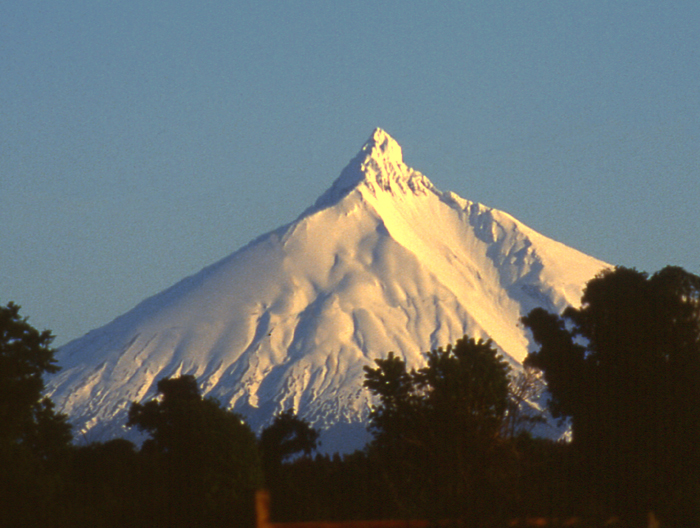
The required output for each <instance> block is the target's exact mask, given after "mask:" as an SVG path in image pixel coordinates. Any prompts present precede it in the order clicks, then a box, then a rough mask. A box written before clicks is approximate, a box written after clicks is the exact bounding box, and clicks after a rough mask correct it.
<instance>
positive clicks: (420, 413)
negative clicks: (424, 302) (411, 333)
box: [365, 336, 509, 516]
mask: <svg viewBox="0 0 700 528" xmlns="http://www.w3.org/2000/svg"><path fill="white" fill-rule="evenodd" d="M376 364H377V367H376V368H369V367H365V386H366V387H367V388H368V389H369V390H370V391H371V392H372V393H373V394H375V395H376V396H378V397H379V400H380V403H379V405H377V406H375V407H374V408H373V410H372V413H371V431H372V433H373V435H374V444H373V449H374V450H375V451H376V453H377V454H378V456H379V457H380V458H381V460H382V463H383V464H384V466H385V467H386V468H387V476H388V478H389V481H390V482H389V483H390V485H393V486H395V487H396V490H397V492H396V494H395V497H396V500H397V501H398V502H399V503H400V504H399V505H400V506H401V507H403V508H404V510H405V511H406V513H414V512H416V513H423V514H424V513H425V512H427V513H428V514H430V515H464V514H469V515H471V516H474V515H477V514H478V513H479V510H480V508H482V507H489V508H490V507H491V505H489V506H487V503H488V502H490V501H494V500H496V501H497V500H498V499H497V496H498V493H499V490H497V489H496V486H495V485H494V483H495V482H496V480H497V479H496V476H495V473H496V472H498V471H499V470H500V468H502V467H503V466H502V465H501V464H500V463H501V461H503V460H504V458H503V455H504V452H503V450H501V449H500V447H501V442H500V434H501V431H502V427H503V425H504V420H505V417H506V412H507V410H508V404H509V367H508V365H507V363H506V362H505V361H504V360H503V359H502V358H501V357H499V355H498V352H497V351H496V349H495V348H494V347H493V345H492V343H491V341H483V340H478V341H477V340H474V339H472V338H468V337H466V336H465V337H464V338H462V339H460V340H458V341H457V343H456V344H455V345H448V346H447V347H446V348H438V349H436V350H432V351H431V352H429V353H427V365H426V366H425V367H424V368H422V369H420V370H417V371H416V370H412V371H410V372H408V371H407V370H406V364H405V362H404V361H403V360H402V359H400V358H398V357H397V356H395V355H394V354H393V353H390V354H389V355H388V356H387V358H386V359H378V360H376ZM399 489H401V490H402V491H401V492H399V491H398V490H399ZM407 492H408V493H407ZM417 508H419V509H420V510H422V511H420V512H417V511H416V509H417Z"/></svg>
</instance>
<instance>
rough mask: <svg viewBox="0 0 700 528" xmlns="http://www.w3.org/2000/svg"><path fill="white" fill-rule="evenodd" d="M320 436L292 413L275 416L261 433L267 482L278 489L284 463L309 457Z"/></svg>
mask: <svg viewBox="0 0 700 528" xmlns="http://www.w3.org/2000/svg"><path fill="white" fill-rule="evenodd" d="M318 437H319V433H318V431H317V430H316V429H314V428H313V427H311V425H309V423H308V422H307V421H306V420H303V419H301V418H299V417H297V416H296V414H295V413H294V411H293V410H292V409H289V410H287V411H285V412H283V413H280V414H278V415H277V416H275V418H274V420H273V421H272V423H271V424H270V425H269V426H268V427H266V428H265V429H263V431H262V433H260V439H259V441H258V445H259V446H260V451H261V454H262V459H263V468H264V472H265V481H266V483H267V485H268V486H275V485H276V484H277V483H279V480H280V479H281V477H282V475H281V468H282V463H283V462H284V461H285V460H289V459H291V458H293V457H296V456H301V455H303V456H307V457H308V456H310V455H311V453H312V452H313V451H315V450H316V446H317V442H318Z"/></svg>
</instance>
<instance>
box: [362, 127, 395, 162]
mask: <svg viewBox="0 0 700 528" xmlns="http://www.w3.org/2000/svg"><path fill="white" fill-rule="evenodd" d="M362 153H365V154H366V155H367V157H368V158H375V159H377V158H384V159H386V160H387V161H391V162H393V163H397V164H403V153H402V152H401V145H399V144H398V143H397V142H396V140H395V139H394V138H393V137H391V136H390V135H389V134H387V133H386V131H385V130H383V129H381V128H378V127H377V128H375V129H374V132H372V135H371V136H370V138H369V139H368V140H367V142H366V143H365V144H364V146H363V147H362V150H361V151H360V155H361V154H362Z"/></svg>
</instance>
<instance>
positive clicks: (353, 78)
mask: <svg viewBox="0 0 700 528" xmlns="http://www.w3.org/2000/svg"><path fill="white" fill-rule="evenodd" d="M375 127H381V128H383V129H385V130H386V131H387V132H388V133H389V134H391V135H392V136H393V137H394V138H395V139H396V140H397V141H398V142H399V144H401V146H402V148H403V153H404V161H405V162H406V163H407V164H408V165H409V166H411V167H413V168H415V169H417V170H419V171H421V172H422V173H424V174H425V175H426V176H427V177H428V178H429V179H430V180H431V181H432V182H433V183H434V184H435V186H436V187H438V188H439V189H441V190H443V191H448V190H450V191H454V192H455V193H457V194H458V195H460V196H462V197H463V198H466V199H468V200H472V201H476V202H480V203H483V204H485V205H488V206H490V207H494V208H496V209H500V210H502V211H506V212H508V213H510V214H511V215H513V216H514V217H515V218H517V219H519V220H520V221H522V222H524V223H525V224H527V225H529V226H530V227H532V228H534V229H536V230H537V231H539V232H540V233H542V234H544V235H546V236H548V237H551V238H554V239H555V240H558V241H560V242H563V243H565V244H567V245H569V246H572V247H574V248H576V249H579V250H581V251H583V252H584V253H587V254H590V255H592V256H594V257H597V258H599V259H602V260H604V261H606V262H609V263H611V264H615V265H623V266H628V267H635V268H637V269H639V270H644V271H649V272H654V271H657V270H659V269H661V268H662V267H664V266H666V265H669V264H671V265H677V266H682V267H684V268H685V269H686V270H688V271H690V272H692V273H696V274H700V244H698V234H699V233H700V211H698V206H699V205H700V3H698V2H697V1H696V0H694V1H683V0H678V1H674V2H658V1H655V0H654V1H645V0H634V1H622V0H621V1H608V0H605V1H598V0H589V1H586V2H580V1H568V0H553V1H538V0H528V1H517V0H513V1H493V0H489V1H478V0H475V1H469V2H467V1H452V0H443V1H441V2H419V1H412V0H404V1H381V0H375V1H372V2H369V1H364V0H353V1H349V2H329V1H310V0H309V1H307V0H299V1H296V0H289V1H284V2H283V1H266V0H256V1H237V0H233V1H227V2H223V1H219V2H216V1H206V0H199V1H197V2H195V1H185V0H170V1H167V2H165V1H151V0H139V1H131V0H121V1H119V2H114V1H111V0H110V1H106V0H86V1H81V0H72V1H64V0H52V1H51V2H41V1H35V0H30V1H26V2H16V1H13V0H0V226H1V227H0V303H1V304H3V305H4V304H6V303H7V302H9V301H13V302H15V303H17V304H20V305H21V306H22V312H21V313H22V314H23V315H24V316H28V317H29V322H30V323H32V324H33V325H34V326H36V327H37V328H39V329H50V330H52V331H53V333H54V334H55V335H56V340H55V342H54V344H55V345H61V344H64V343H66V342H67V341H69V340H71V339H74V338H77V337H79V336H81V335H83V334H84V333H86V332H87V331H89V330H91V329H94V328H97V327H99V326H102V325H104V324H106V323H108V322H109V321H111V320H112V319H114V318H115V317H117V316H119V315H121V314H123V313H124V312H126V311H128V310H129V309H131V308H132V307H133V306H135V305H136V304H138V303H139V302H140V301H142V300H143V299H145V298H147V297H149V296H151V295H153V294H155V293H157V292H159V291H162V290H163V289H165V288H167V287H169V286H171V285H172V284H174V283H175V282H177V281H179V280H180V279H182V278H184V277H186V276H189V275H192V274H194V273H196V272H198V271H199V270H200V269H202V268H203V267H205V266H207V265H209V264H212V263H214V262H216V261H218V260H219V259H221V258H223V257H225V256H227V255H229V254H230V253H232V252H233V251H235V250H236V249H238V248H240V247H241V246H243V245H245V244H246V243H247V242H249V241H250V240H252V239H253V238H255V237H257V236H259V235H262V234H263V233H266V232H267V231H270V230H272V229H274V228H276V227H279V226H281V225H283V224H286V223H289V222H291V221H293V220H294V219H295V218H297V216H298V215H299V214H300V213H301V212H302V211H303V210H304V209H306V208H307V207H308V206H310V205H312V204H313V202H314V201H315V200H316V198H317V197H318V196H320V195H321V194H322V193H323V191H325V190H326V189H327V188H328V187H330V185H331V184H332V183H333V181H334V180H335V178H336V177H337V176H338V175H339V174H340V171H341V170H342V168H343V167H344V166H345V165H346V164H347V162H348V161H349V160H350V159H351V158H352V157H353V156H354V155H355V154H356V153H357V151H358V150H359V149H360V147H361V146H362V145H363V143H364V142H365V141H366V140H367V138H368V137H369V136H370V135H371V133H372V131H373V130H374V128H375Z"/></svg>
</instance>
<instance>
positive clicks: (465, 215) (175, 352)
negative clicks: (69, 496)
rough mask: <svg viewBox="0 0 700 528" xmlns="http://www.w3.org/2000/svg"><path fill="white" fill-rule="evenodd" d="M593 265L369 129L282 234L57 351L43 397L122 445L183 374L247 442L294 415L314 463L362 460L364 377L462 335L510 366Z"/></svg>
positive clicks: (411, 361)
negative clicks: (138, 417)
mask: <svg viewBox="0 0 700 528" xmlns="http://www.w3.org/2000/svg"><path fill="white" fill-rule="evenodd" d="M606 266H607V265H606V264H605V263H603V262H601V261H599V260H596V259H594V258H591V257H589V256H586V255H584V254H582V253H580V252H578V251H576V250H574V249H571V248H569V247H566V246H564V245H563V244H560V243H558V242H555V241H553V240H550V239H548V238H546V237H544V236H542V235H540V234H538V233H536V232H535V231H533V230H532V229H530V228H528V227H526V226H524V225H523V224H521V223H520V222H518V221H517V220H515V219H514V218H512V217H511V216H509V215H507V214H505V213H502V212H500V211H496V210H494V209H490V208H488V207H485V206H483V205H480V204H477V203H473V202H469V201H467V200H464V199H462V198H460V197H459V196H457V195H455V194H453V193H442V192H440V191H438V190H437V189H436V188H435V187H434V186H433V185H432V183H431V182H430V181H429V180H428V179H427V178H426V177H425V176H423V175H422V174H421V173H419V172H417V171H415V170H413V169H411V168H409V167H407V166H406V165H405V164H404V163H403V160H402V155H401V147H400V146H399V145H398V144H397V143H396V142H395V141H394V140H393V139H392V138H391V137H390V136H389V135H388V134H387V133H386V132H384V131H383V130H381V129H377V130H376V131H375V132H374V134H373V135H372V137H371V138H370V139H369V141H368V142H367V143H366V144H365V145H364V146H363V147H362V150H361V151H360V153H359V154H358V155H357V157H356V158H355V159H353V160H352V161H351V162H350V163H349V165H348V166H347V167H346V168H345V169H344V170H343V171H342V173H341V175H340V177H339V178H338V179H337V180H336V181H335V183H334V184H333V185H332V187H331V188H330V189H329V190H328V191H326V192H325V193H324V194H323V195H322V196H321V197H320V198H319V199H318V201H317V202H316V204H315V205H314V206H313V207H311V208H309V209H308V210H307V211H305V212H304V213H303V214H302V215H301V216H300V217H299V218H298V219H297V220H296V221H294V222H293V223H291V224H289V225H286V226H283V227H281V228H279V229H277V230H276V231H273V232H271V233H268V234H266V235H263V236H261V237H259V238H258V239H256V240H254V241H253V242H251V243H250V244H248V245H247V246H245V247H243V248H242V249H240V250H238V251H237V252H235V253H233V254H232V255H230V256H229V257H227V258H224V259H223V260H221V261H220V262H217V263H216V264H214V265H212V266H210V267H207V268H205V269H203V270H202V271H200V272H199V273H197V274H196V275H193V276H191V277H188V278H186V279H184V280H183V281H181V282H179V283H178V284H176V285H174V286H172V287H171V288H169V289H167V290H165V291H163V292H161V293H159V294H157V295H155V296H153V297H151V298H149V299H147V300H145V301H143V302H142V303H141V304H139V305H138V306H136V307H135V308H134V309H133V310H131V311H130V312H127V313H126V314H124V315H123V316H121V317H119V318H117V319H115V320H114V321H112V322H111V323H109V324H107V325H106V326H104V327H102V328H99V329H97V330H93V331H91V332H89V333H88V334H86V335H85V336H83V337H81V338H79V339H76V340H74V341H72V342H70V343H68V344H67V345H65V346H63V347H61V348H60V349H59V350H58V353H57V358H58V361H59V365H60V366H61V367H62V370H61V371H60V372H59V373H58V374H57V375H55V376H53V377H52V378H51V379H49V380H48V394H49V395H50V396H51V397H52V398H53V400H54V402H55V403H56V405H57V407H58V409H59V410H60V411H62V412H66V413H68V415H69V416H70V418H71V421H72V423H73V424H74V426H75V432H76V433H78V434H79V435H81V436H82V435H84V436H85V437H86V438H88V439H90V440H106V439H108V438H112V437H114V436H123V435H125V429H124V423H125V420H126V413H127V411H128V408H129V405H130V404H131V402H133V401H142V400H144V399H146V398H149V397H151V396H153V394H154V392H155V385H156V383H157V381H158V380H160V379H161V378H164V377H168V376H177V375H180V374H192V375H194V376H195V377H196V378H197V380H198V382H199V384H200V387H201V388H202V391H203V393H204V394H205V395H207V396H212V397H214V398H216V399H218V400H220V401H221V402H222V403H224V404H225V405H227V406H229V407H230V408H232V409H234V410H235V411H237V412H240V413H241V414H242V415H243V416H244V417H245V418H246V420H247V421H248V423H250V424H251V426H252V427H253V428H254V429H259V428H260V427H262V426H263V425H265V424H266V423H269V421H270V419H271V418H272V416H273V415H274V414H276V413H278V412H280V411H282V410H285V409H289V408H293V409H295V410H296V411H297V412H298V413H299V414H300V415H301V416H303V417H305V418H306V419H308V420H309V421H310V422H311V423H312V424H313V425H314V426H315V427H317V428H319V429H321V430H322V431H323V434H322V442H323V450H324V451H329V452H333V451H336V450H340V451H349V450H352V449H355V448H359V447H362V445H363V444H364V442H365V441H366V440H367V439H368V437H367V433H366V431H365V425H366V420H367V417H368V414H369V409H370V404H371V401H370V398H369V395H368V393H367V392H366V391H365V390H364V389H363V388H362V381H363V370H362V368H363V367H364V366H365V365H373V364H374V362H373V360H374V359H375V358H378V357H385V356H386V354H387V353H388V352H389V351H394V352H396V353H398V354H399V355H401V356H403V357H404V358H405V359H406V360H407V362H408V365H409V367H418V366H420V365H422V363H423V354H424V353H425V352H427V351H428V350H430V349H433V348H436V347H438V346H444V345H447V344H448V343H453V342H455V341H456V340H457V339H458V338H460V337H462V336H463V335H464V334H469V335H470V336H473V337H477V338H479V337H484V338H491V339H492V340H493V341H494V343H495V344H496V346H497V347H498V348H499V350H500V351H502V353H503V354H504V355H505V356H506V357H507V358H508V359H509V360H510V361H511V364H512V365H513V366H514V367H515V368H517V367H518V366H519V364H520V362H521V361H522V360H523V358H524V357H525V355H526V354H527V349H528V346H529V342H528V335H527V333H526V332H525V330H524V329H523V328H522V326H520V325H519V324H518V320H519V318H520V317H521V316H522V315H524V314H526V313H528V312H529V311H530V310H531V309H532V308H534V307H536V306H541V307H544V308H546V309H548V310H551V311H559V310H562V309H563V308H564V307H565V306H567V305H569V304H573V305H577V304H578V303H579V299H580V297H581V290H582V288H583V286H584V285H585V283H586V282H587V281H588V280H589V279H591V278H592V277H593V276H594V275H595V274H596V273H598V272H599V271H601V270H602V269H603V268H604V267H606Z"/></svg>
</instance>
